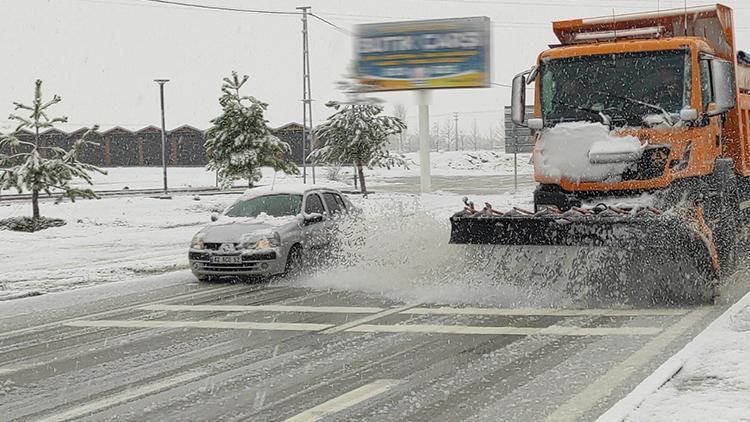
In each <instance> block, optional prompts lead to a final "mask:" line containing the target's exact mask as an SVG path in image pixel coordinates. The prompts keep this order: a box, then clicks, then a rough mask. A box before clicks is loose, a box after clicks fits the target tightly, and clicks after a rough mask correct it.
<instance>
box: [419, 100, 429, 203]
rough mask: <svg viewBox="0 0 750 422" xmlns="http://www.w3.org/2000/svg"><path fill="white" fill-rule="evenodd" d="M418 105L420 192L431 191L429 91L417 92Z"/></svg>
mask: <svg viewBox="0 0 750 422" xmlns="http://www.w3.org/2000/svg"><path fill="white" fill-rule="evenodd" d="M417 102H418V104H419V185H420V190H421V191H422V192H429V191H430V190H431V186H430V185H431V180H430V91H428V90H426V89H419V90H417Z"/></svg>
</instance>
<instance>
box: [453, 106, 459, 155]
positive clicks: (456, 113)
mask: <svg viewBox="0 0 750 422" xmlns="http://www.w3.org/2000/svg"><path fill="white" fill-rule="evenodd" d="M453 120H455V125H454V126H455V129H456V151H458V112H454V113H453Z"/></svg>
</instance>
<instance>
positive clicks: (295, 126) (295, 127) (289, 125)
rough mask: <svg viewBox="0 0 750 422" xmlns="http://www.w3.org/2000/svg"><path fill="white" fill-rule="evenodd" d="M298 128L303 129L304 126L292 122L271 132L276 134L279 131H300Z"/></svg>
mask: <svg viewBox="0 0 750 422" xmlns="http://www.w3.org/2000/svg"><path fill="white" fill-rule="evenodd" d="M298 128H299V129H302V125H301V124H299V123H297V122H290V123H287V124H285V125H283V126H279V127H277V128H271V130H272V131H274V132H275V131H277V130H289V129H298Z"/></svg>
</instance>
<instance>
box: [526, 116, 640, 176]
mask: <svg viewBox="0 0 750 422" xmlns="http://www.w3.org/2000/svg"><path fill="white" fill-rule="evenodd" d="M641 151H642V147H641V143H640V141H639V140H638V138H636V137H634V136H617V135H613V134H612V133H611V132H610V131H609V129H608V128H607V127H606V126H604V125H602V124H600V123H590V122H570V123H560V124H558V125H557V126H555V127H553V128H551V129H548V130H546V131H544V132H543V133H542V136H541V137H540V139H539V141H537V144H536V147H535V149H534V160H535V162H536V165H537V167H536V168H537V170H538V171H539V172H540V174H542V175H544V176H546V177H548V178H551V179H554V180H558V181H559V180H560V179H562V178H565V179H568V180H570V181H573V182H593V181H615V180H619V177H620V175H621V174H622V172H623V171H624V170H625V169H626V168H627V167H628V166H630V165H631V164H632V162H633V161H635V160H637V159H638V157H640V154H641Z"/></svg>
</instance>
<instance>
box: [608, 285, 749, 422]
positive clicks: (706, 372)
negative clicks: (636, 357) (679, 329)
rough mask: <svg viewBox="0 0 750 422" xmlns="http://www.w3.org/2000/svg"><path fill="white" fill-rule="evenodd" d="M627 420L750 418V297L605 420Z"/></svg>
mask: <svg viewBox="0 0 750 422" xmlns="http://www.w3.org/2000/svg"><path fill="white" fill-rule="evenodd" d="M673 374H674V376H672V375H673ZM633 407H636V408H635V409H633ZM622 420H625V421H628V422H636V421H644V422H645V421H648V422H652V421H653V422H657V421H686V422H687V421H696V422H698V421H748V420H750V294H747V295H745V297H743V298H742V299H740V300H739V301H738V302H737V303H735V304H734V305H733V306H732V307H731V308H730V309H729V310H727V311H726V312H725V313H724V314H723V315H722V316H721V317H719V318H717V319H716V320H715V321H714V322H712V323H711V325H709V327H708V328H706V329H705V330H704V331H703V332H702V333H700V334H699V335H698V336H697V337H696V338H695V339H693V340H692V341H691V342H690V343H688V344H687V345H686V346H685V347H684V348H683V349H682V350H681V351H680V352H678V353H677V354H676V355H675V356H673V357H672V358H670V359H669V360H668V361H667V362H665V363H664V364H663V365H662V366H661V367H660V368H659V369H657V371H656V372H655V373H654V375H652V376H651V377H649V378H647V379H646V380H644V381H643V383H641V385H639V386H638V387H637V388H636V389H635V390H634V391H633V393H631V394H630V395H629V396H628V397H626V398H625V399H623V400H622V401H621V402H620V403H618V404H617V405H616V406H615V407H613V408H612V409H610V411H609V412H607V413H606V414H605V415H603V416H602V418H601V419H600V421H602V422H608V421H618V422H619V421H622Z"/></svg>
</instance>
